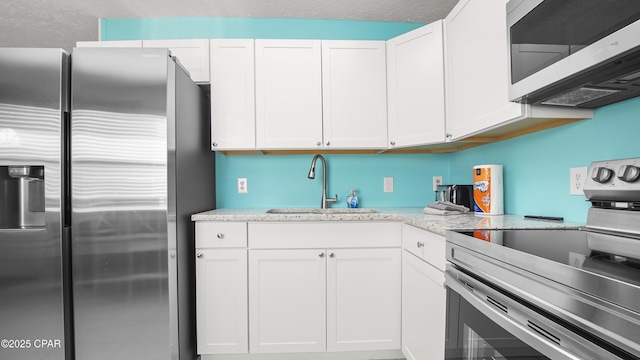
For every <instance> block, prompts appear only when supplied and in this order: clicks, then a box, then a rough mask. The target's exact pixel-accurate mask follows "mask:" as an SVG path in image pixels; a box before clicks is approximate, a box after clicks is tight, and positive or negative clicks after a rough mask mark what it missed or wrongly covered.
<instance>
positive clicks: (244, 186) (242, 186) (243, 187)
mask: <svg viewBox="0 0 640 360" xmlns="http://www.w3.org/2000/svg"><path fill="white" fill-rule="evenodd" d="M248 191H249V184H248V183H247V178H238V194H246V193H247V192H248Z"/></svg>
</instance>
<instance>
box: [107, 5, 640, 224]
mask: <svg viewBox="0 0 640 360" xmlns="http://www.w3.org/2000/svg"><path fill="white" fill-rule="evenodd" d="M100 25H101V40H130V39H171V38H174V39H177V38H214V37H215V38H313V39H351V40H355V39H362V40H372V39H377V40H387V39H390V38H392V37H394V36H396V35H399V34H401V33H404V32H407V31H410V30H412V29H414V28H416V27H419V26H421V25H422V24H416V23H387V22H367V21H340V20H311V19H226V18H153V19H145V18H142V19H102V20H101V23H100ZM639 133H640V99H638V98H637V99H632V100H628V101H625V102H622V103H618V104H613V105H610V106H607V107H603V108H599V109H597V110H596V112H595V117H594V118H593V119H590V120H585V121H581V122H577V123H573V124H569V125H565V126H562V127H558V128H554V129H549V130H546V131H542V132H538V133H534V134H530V135H526V136H521V137H517V138H514V139H510V140H506V141H502V142H498V143H493V144H488V145H484V146H481V147H476V148H472V149H468V150H465V151H461V152H457V153H450V154H434V155H385V154H380V155H328V156H326V158H327V162H328V170H329V173H328V185H327V188H328V191H329V193H328V194H327V195H328V196H334V194H336V193H337V194H338V196H339V197H340V201H339V202H338V206H343V207H346V203H345V198H346V196H347V195H348V194H349V191H350V189H351V188H352V187H356V188H357V189H358V191H359V196H360V202H361V203H360V205H361V206H363V207H399V206H402V207H404V206H407V207H414V206H415V207H420V206H425V205H426V203H428V202H430V201H433V197H434V195H433V192H432V191H431V189H432V188H431V178H432V176H435V175H441V176H443V178H444V183H449V184H452V183H466V184H469V183H471V181H472V172H471V169H472V167H473V166H474V165H479V164H490V163H498V164H503V165H504V180H505V188H504V201H505V212H506V213H510V214H521V215H524V214H532V215H551V216H562V217H564V218H565V219H567V220H572V221H580V222H584V221H586V214H587V210H588V208H589V203H588V202H587V201H585V200H586V198H585V197H584V196H572V195H569V168H571V167H577V166H589V164H590V163H591V161H595V160H606V159H618V158H628V157H638V156H640V145H638V139H637V134H639ZM311 158H312V156H311V155H287V156H284V155H283V156H262V155H227V156H225V155H221V154H217V155H216V161H217V164H216V174H217V180H216V184H215V186H216V190H217V206H218V207H231V208H238V207H252V208H256V207H261V208H264V207H284V206H291V207H309V206H311V207H315V206H319V202H320V195H321V181H322V179H321V176H316V179H315V180H309V179H307V172H308V170H309V166H310V164H311ZM321 166H322V165H318V168H317V172H318V174H319V171H321ZM386 176H392V177H394V192H393V193H385V192H383V178H384V177H386ZM238 177H242V178H247V179H248V193H247V194H238V193H237V184H236V179H237V178H238Z"/></svg>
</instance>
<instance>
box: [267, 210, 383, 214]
mask: <svg viewBox="0 0 640 360" xmlns="http://www.w3.org/2000/svg"><path fill="white" fill-rule="evenodd" d="M378 212H379V211H378V210H374V209H366V208H355V209H339V208H337V209H318V208H280V209H269V210H267V214H282V215H299V214H326V215H331V214H337V215H343V214H375V213H378Z"/></svg>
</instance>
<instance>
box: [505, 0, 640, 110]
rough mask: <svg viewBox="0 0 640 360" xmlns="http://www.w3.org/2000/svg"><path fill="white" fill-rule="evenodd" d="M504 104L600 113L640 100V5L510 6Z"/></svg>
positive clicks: (548, 0)
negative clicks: (602, 109)
mask: <svg viewBox="0 0 640 360" xmlns="http://www.w3.org/2000/svg"><path fill="white" fill-rule="evenodd" d="M507 29H508V31H507V37H508V43H509V51H508V53H509V63H510V77H509V79H510V83H509V99H510V100H511V101H514V102H519V103H525V104H537V105H555V106H573V107H583V108H597V107H600V106H604V105H608V104H612V103H615V102H618V101H622V100H626V99H629V98H632V97H636V96H640V1H638V0H606V1H605V0H511V1H509V2H508V3H507Z"/></svg>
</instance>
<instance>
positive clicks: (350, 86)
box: [322, 40, 387, 149]
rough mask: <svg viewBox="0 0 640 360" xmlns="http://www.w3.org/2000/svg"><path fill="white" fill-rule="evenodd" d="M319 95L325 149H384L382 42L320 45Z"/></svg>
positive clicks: (385, 83) (384, 78)
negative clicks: (320, 76) (320, 80)
mask: <svg viewBox="0 0 640 360" xmlns="http://www.w3.org/2000/svg"><path fill="white" fill-rule="evenodd" d="M322 94H323V101H322V107H323V112H322V114H323V129H324V132H323V138H324V147H325V148H327V149H354V148H355V149H367V148H369V149H371V148H377V149H380V148H386V144H387V79H386V56H385V42H384V41H341V40H336V41H322Z"/></svg>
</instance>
